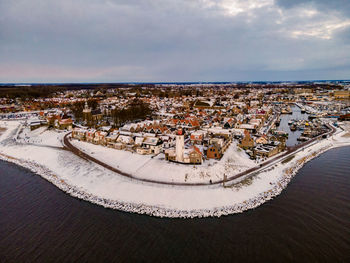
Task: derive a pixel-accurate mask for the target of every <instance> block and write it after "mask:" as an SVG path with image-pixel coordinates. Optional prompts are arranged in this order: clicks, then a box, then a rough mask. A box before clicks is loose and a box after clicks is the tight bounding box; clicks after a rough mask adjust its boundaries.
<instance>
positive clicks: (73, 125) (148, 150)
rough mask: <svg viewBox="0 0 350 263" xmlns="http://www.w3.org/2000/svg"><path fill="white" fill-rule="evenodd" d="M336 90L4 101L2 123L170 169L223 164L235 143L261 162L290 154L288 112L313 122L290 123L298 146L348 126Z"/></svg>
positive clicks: (119, 91) (75, 94) (261, 88)
mask: <svg viewBox="0 0 350 263" xmlns="http://www.w3.org/2000/svg"><path fill="white" fill-rule="evenodd" d="M332 85H334V84H332ZM332 85H329V84H328V85H327V84H319V85H315V84H313V85H309V86H307V85H305V84H304V85H287V84H278V85H271V84H269V85H257V84H255V85H253V84H246V85H239V86H238V85H237V84H222V85H217V84H216V85H166V84H163V85H152V86H151V87H150V86H148V87H147V86H139V87H134V86H133V85H129V86H127V87H122V88H114V89H111V88H103V87H102V88H101V87H96V88H94V89H93V90H85V89H78V90H67V91H58V92H54V93H53V94H52V95H51V96H48V97H44V98H40V97H39V98H30V99H28V98H26V99H25V100H21V99H19V98H15V99H10V98H6V97H5V98H2V99H1V100H2V104H1V105H2V106H1V107H0V111H1V112H2V114H1V118H3V119H10V118H18V116H21V114H22V115H23V117H26V118H27V119H26V123H25V125H26V126H28V127H29V128H30V130H34V129H36V128H39V127H41V126H46V127H47V128H48V129H51V128H54V129H58V130H68V131H71V132H72V133H71V137H72V138H73V139H75V140H79V141H86V142H89V143H93V144H97V145H102V146H105V147H110V148H114V149H116V150H123V151H129V152H133V153H136V154H141V155H150V157H151V158H153V157H154V156H156V155H159V154H163V155H164V159H165V160H168V161H171V162H177V163H183V164H195V165H199V164H202V163H203V162H205V161H206V160H210V159H216V160H220V159H221V158H222V156H223V155H224V154H225V151H226V150H227V148H228V147H229V146H230V144H231V143H232V141H234V142H235V143H237V145H238V146H239V147H240V148H241V149H242V150H244V151H245V152H246V154H247V155H248V156H249V158H250V159H253V160H257V161H259V160H265V159H266V158H269V157H272V156H274V155H276V154H278V153H280V152H283V151H284V150H285V149H286V147H287V146H286V141H287V139H288V131H286V130H283V129H280V127H279V125H280V121H281V116H283V115H285V114H291V113H292V111H291V106H294V107H298V108H300V111H301V113H305V114H307V116H308V119H307V120H290V121H289V122H288V125H290V127H289V128H290V130H291V131H295V130H297V129H298V130H302V131H303V133H302V134H301V135H300V136H299V137H298V138H297V139H298V141H307V140H309V139H311V138H313V137H316V136H318V135H320V134H322V133H324V132H326V130H327V128H326V127H325V126H324V124H323V122H322V121H320V119H321V118H332V119H334V120H337V119H339V118H340V119H342V118H343V119H348V118H349V115H348V114H349V103H348V100H349V96H350V95H349V94H350V91H349V85H343V86H342V85H336V86H335V87H333V86H332ZM28 113H30V115H28ZM28 116H30V118H28Z"/></svg>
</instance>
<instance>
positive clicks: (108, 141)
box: [106, 133, 118, 148]
mask: <svg viewBox="0 0 350 263" xmlns="http://www.w3.org/2000/svg"><path fill="white" fill-rule="evenodd" d="M117 138H118V134H116V133H111V134H109V135H108V136H106V144H107V146H108V147H111V148H115V147H114V144H115V143H116V141H117Z"/></svg>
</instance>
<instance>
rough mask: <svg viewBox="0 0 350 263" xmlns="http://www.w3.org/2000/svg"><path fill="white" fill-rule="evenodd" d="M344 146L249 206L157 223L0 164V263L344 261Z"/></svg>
mask: <svg viewBox="0 0 350 263" xmlns="http://www.w3.org/2000/svg"><path fill="white" fill-rule="evenodd" d="M349 156H350V147H344V148H338V149H333V150H330V151H328V152H326V153H325V154H323V155H321V156H319V157H317V158H316V159H314V160H313V161H311V162H309V163H307V164H306V166H304V167H303V168H302V169H301V170H300V171H299V173H298V174H297V175H296V177H295V178H294V179H293V180H292V182H291V184H290V185H289V186H288V188H287V189H286V190H285V191H284V192H283V193H282V194H281V195H280V196H278V197H277V198H275V199H274V200H272V201H270V202H267V203H266V204H264V205H262V206H260V207H259V208H257V209H255V210H250V211H247V212H244V213H242V214H238V215H231V216H225V217H222V218H205V219H186V220H184V219H159V218H152V217H149V216H143V215H136V214H128V213H123V212H119V211H115V210H109V209H104V208H102V207H99V206H97V205H93V204H90V203H88V202H85V201H80V200H78V199H75V198H72V197H70V196H69V195H67V194H65V193H64V192H61V191H60V190H58V189H57V188H56V187H54V186H53V185H51V184H50V183H48V182H47V181H45V180H44V179H42V178H41V177H40V176H37V175H35V174H33V173H31V172H30V171H28V170H26V169H23V168H21V167H18V166H15V165H13V164H10V163H6V162H0V262H237V261H238V262H252V261H256V262H296V261H298V262H350V169H349V168H350V157H349Z"/></svg>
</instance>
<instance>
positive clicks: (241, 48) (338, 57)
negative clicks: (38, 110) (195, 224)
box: [0, 0, 350, 82]
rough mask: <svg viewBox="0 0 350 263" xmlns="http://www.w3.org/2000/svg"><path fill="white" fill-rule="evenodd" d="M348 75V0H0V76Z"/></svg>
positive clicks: (193, 77) (113, 78) (36, 79)
mask: <svg viewBox="0 0 350 263" xmlns="http://www.w3.org/2000/svg"><path fill="white" fill-rule="evenodd" d="M313 79H350V1H349V0H139V1H137V0H0V82H132V81H135V82H138V81H139V82H143V81H144V82H154V81H155V82H157V81H253V80H313Z"/></svg>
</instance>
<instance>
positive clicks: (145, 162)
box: [71, 140, 256, 183]
mask: <svg viewBox="0 0 350 263" xmlns="http://www.w3.org/2000/svg"><path fill="white" fill-rule="evenodd" d="M71 143H72V144H73V145H74V146H75V147H77V148H79V149H80V150H81V151H83V152H85V153H87V154H89V155H90V156H92V157H94V158H96V159H98V160H100V161H102V162H104V163H106V164H108V165H110V166H112V167H115V168H117V169H119V170H121V171H123V172H126V173H128V174H132V175H133V176H134V177H137V178H146V179H153V180H159V181H166V182H178V183H185V182H187V183H203V182H204V183H209V181H210V180H212V182H215V181H219V180H223V179H224V178H223V176H224V174H226V176H227V177H230V176H232V175H235V174H237V173H239V172H242V171H244V170H247V169H248V168H251V167H254V166H255V165H256V163H255V162H254V161H252V160H250V159H249V157H248V155H247V154H245V152H244V151H242V150H237V148H238V147H237V145H236V143H235V142H232V143H231V146H230V147H229V148H228V149H227V151H226V152H225V154H224V156H223V157H222V159H221V160H219V161H217V160H210V161H205V162H204V163H203V164H202V165H188V164H178V163H172V162H168V161H166V160H164V158H165V157H164V154H159V155H158V156H156V157H154V158H151V156H149V155H148V156H147V155H140V154H136V153H131V152H128V151H123V150H116V149H111V148H107V147H104V146H101V145H94V144H91V143H87V142H81V141H78V140H72V141H71Z"/></svg>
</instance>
